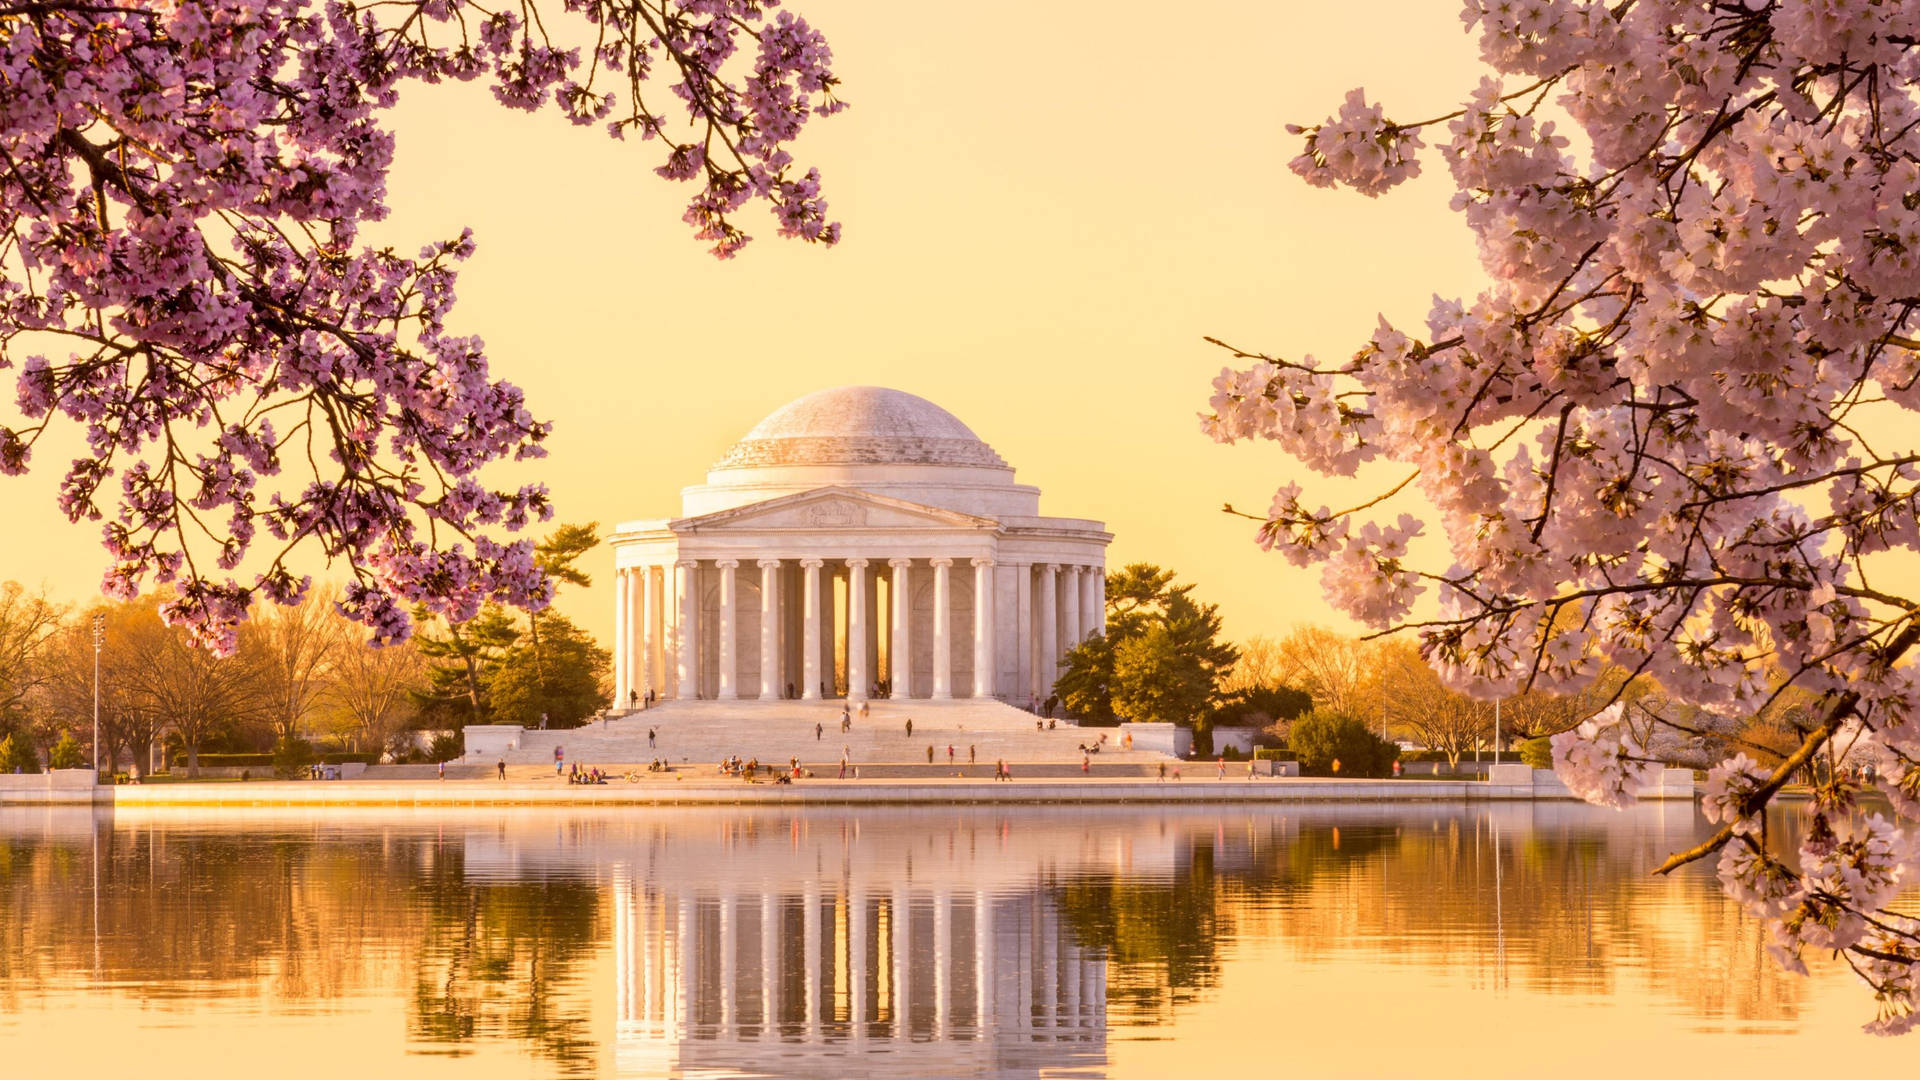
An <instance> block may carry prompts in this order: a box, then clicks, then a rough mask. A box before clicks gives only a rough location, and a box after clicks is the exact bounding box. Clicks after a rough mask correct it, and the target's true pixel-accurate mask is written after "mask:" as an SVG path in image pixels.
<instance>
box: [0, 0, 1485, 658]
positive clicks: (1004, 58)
mask: <svg viewBox="0 0 1920 1080" xmlns="http://www.w3.org/2000/svg"><path fill="white" fill-rule="evenodd" d="M795 7H796V9H797V10H800V11H802V12H803V13H805V14H806V15H807V17H808V18H809V19H811V20H812V21H813V22H814V23H815V24H816V25H817V26H819V27H821V28H822V29H823V30H824V31H825V32H826V33H827V34H828V35H829V37H830V39H831V41H832V43H833V46H834V49H835V53H836V57H837V59H838V65H837V66H838V69H839V71H840V73H841V74H842V76H843V77H844V79H845V97H846V98H847V99H848V100H850V101H851V102H852V103H853V104H854V108H852V109H851V110H849V111H848V112H846V113H844V114H842V115H840V116H837V117H833V118H830V119H828V120H826V121H823V122H821V123H820V124H819V125H818V126H817V128H816V129H814V130H813V131H811V132H810V133H809V134H808V135H807V136H806V137H805V138H804V140H803V142H802V144H801V146H800V147H799V149H798V155H797V156H798V157H799V158H800V159H801V160H802V161H803V162H806V163H813V164H817V165H819V166H820V168H821V169H822V171H823V172H824V173H825V177H826V181H827V185H828V187H827V192H828V197H829V199H830V201H831V203H832V209H833V212H834V214H835V216H836V217H837V218H838V219H839V220H840V221H842V222H843V223H844V225H845V229H846V232H845V237H846V238H845V240H844V241H843V243H842V244H841V245H840V246H839V247H838V248H835V249H831V250H825V249H818V248H811V247H806V246H803V245H799V244H795V243H792V242H787V241H781V240H779V239H777V238H775V237H774V236H773V235H772V234H773V228H772V221H771V218H770V217H765V216H762V215H761V214H760V213H759V212H758V211H756V212H755V214H754V215H753V216H752V217H750V218H749V219H747V224H748V225H749V226H750V227H751V228H752V229H753V231H754V232H755V233H756V235H758V236H759V237H760V239H759V240H758V241H757V242H756V243H754V244H753V245H751V246H750V247H749V248H748V249H747V251H746V252H745V253H743V254H742V256H741V257H740V258H738V259H735V260H734V261H732V262H729V263H720V262H716V261H714V260H713V259H712V258H710V257H709V256H708V255H706V254H705V252H704V249H703V247H702V246H701V245H700V244H699V243H698V242H696V241H694V240H693V239H692V238H691V236H690V234H689V230H688V229H687V228H686V227H685V226H684V225H682V224H681V223H680V221H679V214H680V210H681V207H682V205H683V203H684V199H685V196H686V191H685V189H684V188H682V187H680V186H678V185H668V184H667V183H665V182H664V181H661V180H659V179H657V178H656V177H654V176H653V175H652V173H651V171H650V170H651V167H652V165H653V164H654V163H655V161H654V159H653V158H652V157H651V156H650V155H651V147H647V148H645V149H643V148H642V147H641V146H640V145H638V144H635V145H625V144H618V143H614V142H612V141H611V140H609V139H607V138H606V137H605V136H604V135H603V134H601V133H600V132H599V131H598V130H597V129H576V128H573V127H571V126H569V125H567V124H566V123H565V122H564V121H563V120H561V119H560V118H559V117H557V116H551V115H542V116H537V117H529V116H525V115H523V114H518V113H509V112H506V111H504V110H502V109H500V108H498V107H496V106H495V105H493V103H492V100H491V97H490V95H488V94H487V92H486V90H485V89H484V88H482V87H479V86H469V87H441V88H427V87H414V88H410V89H409V91H408V93H407V96H406V98H405V100H404V101H403V102H402V105H401V108H400V110H399V114H398V116H397V118H396V130H397V131H398V134H399V156H398V163H397V166H396V170H395V174H394V177H393V191H392V204H393V209H394V213H393V217H392V219H391V221H390V222H389V223H387V225H386V226H384V227H383V228H382V230H381V234H382V235H383V236H386V237H390V238H392V240H393V241H394V242H395V243H396V244H397V245H398V246H401V247H403V248H405V249H407V250H412V249H413V248H415V247H417V246H418V245H419V244H421V243H423V242H425V241H427V240H429V239H431V238H435V237H438V236H442V235H452V234H454V233H456V232H457V231H458V229H459V228H460V227H461V226H462V225H471V226H472V227H473V228H474V230H475V233H476V235H477V238H478V241H479V245H480V253H479V255H478V256H477V257H476V259H475V260H474V261H473V262H472V263H471V264H469V267H468V269H467V270H466V272H465V275H464V277H463V279H462V281H461V284H460V296H461V304H460V307H459V308H458V310H457V312H456V319H455V325H454V329H455V330H456V332H465V333H477V334H480V335H482V336H484V337H485V338H486V340H487V342H488V345H489V352H490V354H491V356H492V359H493V363H494V365H495V370H496V372H497V373H498V374H500V375H501V376H504V377H506V378H509V379H511V380H513V381H516V382H518V383H520V384H521V385H522V386H524V387H526V388H527V390H528V391H529V393H530V395H531V397H532V400H533V402H534V405H535V409H536V411H537V412H538V413H539V414H541V415H543V416H544V417H546V418H549V419H551V420H553V421H554V422H555V423H556V425H557V431H556V434H555V436H554V438H553V440H552V441H551V443H550V446H551V450H552V456H551V457H550V458H548V459H547V460H546V461H545V462H542V463H540V465H539V468H538V471H537V474H538V475H539V476H540V477H542V478H544V479H545V480H546V481H547V482H548V483H549V484H550V485H551V487H552V489H553V492H554V495H555V497H556V498H557V500H558V502H559V505H560V517H561V519H562V520H569V521H585V520H596V519H597V520H599V521H601V522H603V523H611V522H613V521H616V520H625V519H631V518H636V517H648V516H664V515H669V514H673V513H677V512H678V508H679V490H680V488H681V487H683V486H685V485H687V484H693V483H698V482H700V480H701V479H702V477H703V474H704V471H705V469H706V467H707V466H708V464H710V463H711V462H712V461H713V460H714V459H715V458H716V457H718V456H719V455H720V454H721V452H722V451H724V450H725V448H726V447H727V446H728V445H730V444H731V443H732V442H733V441H734V440H735V439H736V438H738V437H739V436H740V435H741V434H742V433H744V432H745V431H746V429H747V428H748V427H750V426H751V425H752V424H753V423H754V422H756V421H757V420H758V419H759V418H760V417H762V416H763V415H765V414H766V413H768V412H770V411H772V410H773V409H774V408H776V407H778V406H779V405H781V404H782V403H784V402H786V401H788V400H790V399H792V398H795V397H798V396H800V395H801V394H804V393H807V392H809V391H811V390H815V389H819V388H821V387H826V386H833V385H840V384H850V383H871V384H879V385H886V386H893V387H898V388H900V389H903V390H907V391H910V392H913V393H916V394H920V395H922V396H924V397H927V398H930V399H932V400H933V401H935V402H937V403H939V404H941V405H942V406H944V407H946V408H947V409H948V410H950V411H952V412H953V413H954V414H955V415H957V416H958V417H960V419H961V420H963V421H965V422H966V423H967V424H968V425H969V426H971V427H972V428H973V429H974V430H975V431H976V432H977V433H978V434H979V435H980V436H981V437H982V438H984V439H986V440H987V442H989V443H990V444H991V445H992V446H993V447H994V448H995V449H996V450H998V451H999V452H1000V454H1001V456H1002V457H1004V458H1005V459H1006V460H1007V461H1008V462H1010V463H1011V464H1012V465H1013V466H1014V467H1015V468H1016V469H1017V470H1018V478H1019V480H1020V481H1021V482H1023V483H1029V484H1036V485H1038V486H1039V487H1040V488H1041V489H1042V492H1043V497H1042V506H1043V510H1044V512H1047V513H1052V514H1058V515H1065V516H1084V517H1092V518H1098V519H1101V520H1104V521H1105V522H1106V523H1107V524H1108V527H1109V528H1110V529H1111V530H1112V531H1113V533H1114V534H1115V540H1114V545H1113V548H1112V551H1111V553H1110V562H1111V563H1113V564H1119V563H1122V562H1128V561H1137V560H1145V561H1151V562H1156V563H1160V564H1162V565H1165V566H1170V567H1173V568H1175V569H1177V570H1178V571H1179V572H1180V573H1181V575H1182V576H1183V577H1184V578H1185V579H1186V580H1190V581H1196V582H1198V583H1199V585H1200V593H1201V595H1202V596H1203V597H1205V598H1208V599H1212V600H1216V601H1218V602H1220V603H1221V605H1222V607H1223V610H1224V612H1225V614H1226V617H1227V629H1228V632H1229V633H1230V634H1232V635H1234V636H1236V637H1243V636H1246V635H1251V634H1255V633H1278V632H1283V631H1284V630H1285V629H1286V628H1287V627H1288V626H1290V625H1292V624H1293V623H1295V622H1296V621H1322V622H1328V623H1332V624H1334V625H1344V624H1343V623H1342V622H1341V621H1340V620H1338V619H1337V618H1336V617H1335V616H1333V615H1332V614H1331V613H1330V612H1329V610H1328V609H1327V607H1326V605H1325V604H1324V602H1323V601H1322V599H1321V597H1320V590H1319V585H1318V581H1317V578H1316V577H1315V576H1314V575H1312V574H1308V573H1303V572H1300V571H1296V570H1293V569H1292V568H1290V567H1289V566H1287V565H1286V564H1285V563H1284V562H1283V561H1282V560H1280V559H1279V558H1278V557H1275V556H1269V555H1264V554H1262V553H1261V552H1259V551H1258V550H1257V549H1256V548H1255V547H1254V546H1253V545H1252V543H1251V542H1250V537H1251V529H1250V527H1249V526H1250V524H1251V523H1249V522H1246V521H1236V520H1233V519H1229V518H1227V517H1225V516H1224V515H1222V514H1221V513H1219V507H1220V505H1221V504H1222V503H1223V502H1228V501H1232V502H1234V503H1237V504H1239V505H1241V506H1243V507H1246V508H1250V509H1259V508H1263V507H1264V506H1265V505H1266V503H1267V500H1268V498H1269V496H1270V495H1271V492H1272V490H1273V488H1274V487H1275V486H1277V485H1278V484H1279V483H1281V482H1283V481H1284V480H1285V479H1287V478H1288V476H1289V475H1290V472H1291V466H1290V465H1289V462H1288V461H1287V459H1286V458H1285V457H1284V456H1283V455H1281V454H1280V453H1279V452H1278V451H1277V450H1276V449H1273V448H1271V447H1267V446H1241V447H1232V448H1228V447H1219V446H1215V445H1214V444H1212V443H1211V442H1209V441H1208V440H1207V439H1206V438H1205V437H1204V436H1203V435H1201V434H1200V433H1199V430H1198V428H1197V425H1196V423H1195V420H1194V417H1195V414H1196V412H1197V411H1199V410H1200V409H1201V408H1203V407H1204V405H1205V402H1206V398H1207V393H1208V385H1207V384H1208V381H1209V379H1210V378H1211V377H1212V375H1213V373H1214V372H1216V371H1217V370H1218V369H1219V367H1220V366H1221V364H1222V363H1224V362H1225V357H1224V355H1223V354H1220V353H1219V352H1218V351H1217V350H1216V349H1214V348H1213V347H1212V346H1209V345H1207V344H1205V343H1204V342H1202V341H1201V336H1202V335H1204V334H1212V335H1215V336H1219V337H1222V338H1225V339H1228V340H1231V341H1234V342H1236V343H1241V344H1244V345H1247V346H1250V347H1259V348H1262V349H1266V350H1269V351H1283V352H1287V353H1291V354H1298V353H1301V352H1314V353H1317V354H1320V355H1323V356H1330V355H1342V354H1344V353H1346V352H1348V351H1351V349H1352V348H1353V347H1354V346H1355V345H1357V344H1358V343H1360V342H1362V341H1364V339H1365V338H1366V336H1367V335H1368V333H1369V332H1370V331H1371V328H1372V326H1373V322H1374V316H1375V313H1376V312H1379V311H1385V312H1388V313H1389V314H1391V315H1393V316H1395V317H1397V318H1399V319H1404V320H1408V321H1416V322H1417V321H1418V319H1419V318H1420V317H1422V316H1423V315H1424V314H1425V312H1426V310H1427V307H1428V304H1429V296H1430V294H1431V293H1432V292H1434V291H1435V290H1436V289H1439V290H1442V291H1445V292H1447V293H1448V294H1450V295H1452V294H1459V293H1463V292H1464V293H1466V294H1468V295H1471V294H1472V293H1473V292H1474V291H1476V289H1477V287H1478V282H1479V280H1480V274H1479V270H1478V266H1477V263H1476V262H1475V260H1474V258H1473V251H1472V242H1471V237H1470V236H1469V235H1468V233H1467V231H1466V229H1465V226H1464V224H1462V223H1461V221H1460V220H1459V219H1458V218H1457V217H1456V216H1455V215H1453V214H1451V213H1449V212H1448V211H1447V209H1446V205H1445V203H1446V198H1447V194H1448V192H1447V189H1446V185H1445V184H1444V182H1443V180H1444V169H1443V168H1442V167H1441V166H1440V165H1439V163H1438V162H1437V161H1435V162H1432V163H1430V175H1429V177H1428V178H1426V179H1423V180H1422V181H1420V182H1418V183H1416V184H1414V185H1411V186H1410V187H1407V188H1403V189H1401V190H1400V191H1398V192H1396V193H1394V194H1393V195H1390V196H1389V197H1387V198H1385V199H1382V200H1379V201H1372V200H1368V199H1366V198H1364V197H1361V196H1358V195H1353V194H1350V193H1336V192H1327V191H1321V190H1317V189H1311V188H1308V187H1306V186H1305V185H1304V184H1302V183H1300V182H1299V181H1298V180H1297V179H1295V178H1294V177H1293V176H1292V175H1291V174H1290V173H1288V172H1287V171H1286V161H1287V159H1288V158H1290V157H1291V156H1292V155H1293V154H1295V153H1296V152H1297V144H1296V140H1295V139H1294V138H1293V137H1291V136H1288V135H1287V134H1286V133H1285V131H1284V129H1283V125H1284V124H1285V123H1287V122H1288V121H1313V120H1317V119H1319V118H1321V117H1323V116H1325V115H1327V114H1328V113H1329V112H1330V111H1332V109H1333V108H1334V107H1335V106H1336V105H1337V104H1338V102H1339V100H1340V97H1341V95H1342V94H1343V93H1344V91H1345V90H1346V89H1347V88H1349V87H1351V86H1353V85H1365V86H1366V87H1367V89H1368V91H1369V93H1370V94H1372V95H1375V96H1378V97H1380V98H1382V99H1384V100H1385V101H1386V102H1388V104H1389V108H1390V110H1391V111H1392V112H1393V113H1394V114H1395V115H1399V116H1402V117H1405V118H1414V117H1416V116H1424V115H1431V114H1433V113H1436V112H1442V111H1445V110H1446V109H1447V108H1448V107H1450V106H1451V104H1452V103H1454V102H1456V101H1457V100H1459V99H1460V98H1461V97H1463V96H1464V94H1465V93H1466V92H1467V91H1468V90H1469V89H1470V88H1471V87H1472V85H1473V83H1474V81H1475V80H1476V79H1477V77H1478V75H1477V71H1476V67H1475V58H1474V49H1473V43H1472V41H1471V39H1469V38H1467V37H1466V36H1465V35H1464V34H1463V33H1462V32H1461V28H1460V24H1459V22H1458V18H1457V10H1458V9H1457V6H1456V5H1453V4H1435V3H1431V2H1415V0H1395V2H1391V3H1381V4H1369V5H1364V6H1343V5H1303V4H1291V3H1289V4H1253V3H1220V2H1213V3H1191V4H1185V5H1180V6H1178V7H1172V8H1170V7H1168V6H1166V5H1164V4H1155V5H1147V4H1115V3H1103V4H1091V3H1074V4H1064V3H1051V4H1032V3H1016V2H1012V0H980V2H975V3H970V4H964V5H926V4H897V5H881V4H877V3H873V2H871V0H867V2H864V3H854V2H851V0H806V2H798V0H796V3H795ZM59 460H60V459H59V457H58V456H57V455H44V456H42V457H41V458H40V459H39V461H38V462H37V464H38V466H39V469H38V471H37V472H36V473H35V474H34V475H33V476H32V477H30V478H28V479H26V480H18V479H15V480H9V481H7V483H8V485H9V486H8V487H7V488H5V489H4V490H5V491H6V495H5V499H6V501H5V503H4V504H0V505H4V506H5V508H6V510H7V519H8V520H9V522H10V524H11V525H12V527H11V528H8V529H6V530H4V532H0V560H3V561H0V566H4V569H3V570H0V576H4V577H11V578H17V579H20V580H23V581H27V582H30V583H31V582H36V581H45V582H46V583H48V584H49V585H50V586H51V587H52V588H53V589H54V590H55V591H56V592H57V593H58V594H60V595H61V596H62V597H64V598H66V599H71V600H82V599H85V598H87V597H89V596H91V595H92V591H93V588H94V585H95V583H96V582H97V580H98V576H99V573H100V570H101V568H102V567H103V566H104V561H105V560H104V555H103V553H101V551H100V549H99V548H98V546H97V533H96V532H95V531H94V530H93V529H92V528H91V527H83V528H81V529H79V530H76V529H74V528H73V527H70V526H67V525H66V524H65V523H64V521H62V520H61V519H60V518H59V516H58V515H57V514H56V513H55V512H54V510H53V508H52V493H53V490H54V484H55V481H56V479H57V475H56V473H57V471H58V470H57V467H58V464H59ZM514 475H515V474H514V473H512V472H511V471H502V472H500V473H498V474H497V476H496V479H497V480H501V481H504V480H507V479H510V478H512V477H513V476H514ZM1335 497H1336V496H1332V495H1329V496H1327V501H1333V499H1334V498H1335ZM599 561H600V562H601V563H603V564H604V563H605V561H606V560H605V559H604V558H602V559H600V560H599ZM604 568H605V567H604V565H602V566H599V567H598V569H601V570H604ZM603 578H604V575H603ZM561 606H562V609H563V610H566V611H568V612H569V613H572V614H574V615H576V616H577V617H580V618H582V619H583V621H584V622H585V623H586V625H587V626H588V627H589V628H590V629H592V630H593V631H594V632H595V633H597V634H600V635H603V636H605V635H607V634H608V633H609V631H610V629H611V624H612V612H611V608H612V600H611V594H610V590H609V588H608V587H607V586H606V584H605V583H604V580H603V581H602V582H600V583H596V585H595V587H594V588H592V589H589V590H585V591H575V592H574V593H573V594H572V595H570V596H567V597H565V598H563V600H562V603H561Z"/></svg>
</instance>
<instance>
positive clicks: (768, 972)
mask: <svg viewBox="0 0 1920 1080" xmlns="http://www.w3.org/2000/svg"><path fill="white" fill-rule="evenodd" d="M778 910H779V909H778V908H777V907H776V906H775V899H774V895H773V893H772V892H771V891H769V892H765V893H762V894H761V895H760V1037H761V1038H763V1039H772V1038H773V1037H774V1035H773V1024H774V1018H775V1017H776V1016H778V1015H779V1014H778V1013H777V1012H776V1011H775V1010H776V1009H777V1007H778V1006H779V1001H780V998H779V994H780V991H779V984H780V965H779V964H778V963H776V962H775V958H776V957H778V956H779V955H780V953H779V949H780V937H779V934H778V932H777V930H776V925H777V924H776V923H775V921H774V919H775V915H776V913H777V912H778Z"/></svg>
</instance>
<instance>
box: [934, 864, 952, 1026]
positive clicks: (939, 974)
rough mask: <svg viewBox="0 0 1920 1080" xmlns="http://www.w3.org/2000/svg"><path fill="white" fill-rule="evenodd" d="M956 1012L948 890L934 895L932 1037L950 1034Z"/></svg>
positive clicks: (950, 910) (935, 891)
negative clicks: (951, 1018)
mask: <svg viewBox="0 0 1920 1080" xmlns="http://www.w3.org/2000/svg"><path fill="white" fill-rule="evenodd" d="M952 1011H953V897H952V896H951V895H949V894H948V893H947V891H946V890H945V889H936V890H934V894H933V1036H934V1038H936V1039H944V1038H946V1037H947V1024H948V1018H949V1014H950V1013H951V1012H952Z"/></svg>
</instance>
